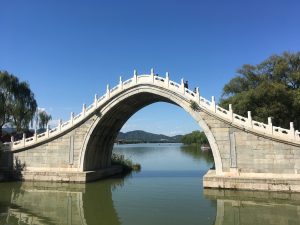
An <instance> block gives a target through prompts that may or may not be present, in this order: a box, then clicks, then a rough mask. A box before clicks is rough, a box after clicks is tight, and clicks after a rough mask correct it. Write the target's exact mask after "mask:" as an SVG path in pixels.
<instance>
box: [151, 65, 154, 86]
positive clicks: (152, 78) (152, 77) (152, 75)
mask: <svg viewBox="0 0 300 225" xmlns="http://www.w3.org/2000/svg"><path fill="white" fill-rule="evenodd" d="M150 75H151V80H152V83H154V69H153V68H151V70H150Z"/></svg>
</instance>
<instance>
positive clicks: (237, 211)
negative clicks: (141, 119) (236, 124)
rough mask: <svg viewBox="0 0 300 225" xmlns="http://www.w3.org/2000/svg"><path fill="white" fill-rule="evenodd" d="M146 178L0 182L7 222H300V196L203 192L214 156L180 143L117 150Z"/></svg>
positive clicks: (2, 216)
mask: <svg viewBox="0 0 300 225" xmlns="http://www.w3.org/2000/svg"><path fill="white" fill-rule="evenodd" d="M114 152H116V153H121V154H124V155H125V156H126V157H128V158H131V160H132V161H135V162H138V163H140V164H141V165H142V170H141V172H139V173H132V174H131V175H129V176H127V177H126V178H110V179H106V180H102V181H97V182H93V183H89V184H57V183H41V182H24V183H20V182H12V183H1V184H0V224H1V225H2V224H3V225H4V224H68V225H69V224H74V225H75V224H80V225H91V224H95V225H96V224H100V225H102V224H103V225H119V224H124V225H135V224H136V225H168V224H175V225H177V224H178V225H179V224H180V225H185V224H186V225H193V224H201V225H206V224H207V225H242V224H243V225H244V224H246V225H248V224H249V225H252V224H253V225H267V224H272V225H275V224H276V225H277V224H282V225H287V224H295V225H296V224H297V225H299V224H300V195H299V194H287V193H268V192H250V191H228V190H227V191H224V190H211V189H203V186H202V177H203V175H204V174H205V173H206V172H207V170H208V169H209V168H211V167H212V166H213V158H212V156H211V154H209V153H208V152H201V150H200V149H197V148H196V147H184V146H181V145H180V144H138V145H119V146H115V149H114Z"/></svg>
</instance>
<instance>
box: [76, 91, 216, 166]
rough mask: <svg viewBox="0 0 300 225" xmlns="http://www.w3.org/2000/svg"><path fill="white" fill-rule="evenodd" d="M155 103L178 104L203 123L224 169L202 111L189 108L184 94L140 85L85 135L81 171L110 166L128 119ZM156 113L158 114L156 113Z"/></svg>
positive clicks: (118, 98) (108, 108)
mask: <svg viewBox="0 0 300 225" xmlns="http://www.w3.org/2000/svg"><path fill="white" fill-rule="evenodd" d="M156 102H166V103H170V104H173V105H177V106H179V107H181V108H183V109H184V110H185V111H187V112H188V113H189V114H190V115H191V116H192V117H193V118H194V119H195V120H196V121H197V123H198V124H199V125H200V126H201V128H202V129H203V131H204V133H205V134H206V136H207V138H208V141H209V143H210V145H211V147H212V151H213V156H214V161H215V163H216V170H217V171H220V170H221V168H222V163H221V158H220V154H219V151H218V147H217V145H216V141H215V139H214V137H213V135H212V134H211V131H210V130H209V128H208V126H207V124H206V123H205V122H204V121H203V120H202V118H201V116H199V115H200V114H199V113H198V112H195V111H193V110H191V109H190V102H189V101H187V100H186V99H185V98H184V97H182V96H181V95H178V94H176V93H174V92H169V91H168V90H166V89H164V88H159V89H158V88H157V87H153V86H152V87H151V86H150V87H149V86H140V87H139V88H133V89H131V90H128V91H126V92H124V93H122V94H121V95H119V96H116V97H115V98H114V99H113V100H112V101H110V102H109V104H108V105H106V106H105V107H104V108H103V109H101V114H102V115H101V116H100V118H98V119H97V120H96V121H95V122H94V124H93V125H92V127H91V129H90V131H89V133H88V134H87V135H86V140H85V144H84V145H83V147H82V151H81V157H80V158H81V163H80V164H81V170H82V171H95V170H99V169H103V168H108V167H110V166H111V154H112V150H113V146H114V142H115V139H116V137H117V135H118V133H119V131H120V130H121V128H122V127H123V125H124V124H125V123H126V122H127V120H128V119H129V118H130V117H131V116H132V115H133V114H135V113H136V112H137V111H139V110H140V109H142V108H143V107H145V106H148V105H150V104H153V103H156ZM153 116H155V115H153Z"/></svg>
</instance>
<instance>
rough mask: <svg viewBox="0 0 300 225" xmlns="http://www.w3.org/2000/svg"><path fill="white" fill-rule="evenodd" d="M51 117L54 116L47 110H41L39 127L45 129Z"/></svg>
mask: <svg viewBox="0 0 300 225" xmlns="http://www.w3.org/2000/svg"><path fill="white" fill-rule="evenodd" d="M51 119H52V116H51V115H50V114H47V112H45V111H41V112H39V127H40V128H42V129H45V128H46V127H47V126H48V123H49V121H50V120H51Z"/></svg>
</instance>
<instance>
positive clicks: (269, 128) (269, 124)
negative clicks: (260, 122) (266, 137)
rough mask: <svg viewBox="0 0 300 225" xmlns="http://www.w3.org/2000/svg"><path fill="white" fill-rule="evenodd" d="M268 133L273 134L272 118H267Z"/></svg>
mask: <svg viewBox="0 0 300 225" xmlns="http://www.w3.org/2000/svg"><path fill="white" fill-rule="evenodd" d="M267 130H268V133H269V134H273V124H272V117H268V127H267Z"/></svg>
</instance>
